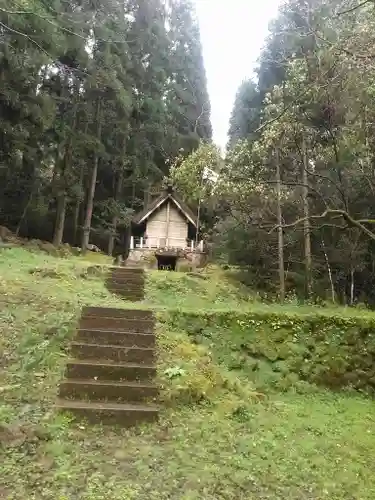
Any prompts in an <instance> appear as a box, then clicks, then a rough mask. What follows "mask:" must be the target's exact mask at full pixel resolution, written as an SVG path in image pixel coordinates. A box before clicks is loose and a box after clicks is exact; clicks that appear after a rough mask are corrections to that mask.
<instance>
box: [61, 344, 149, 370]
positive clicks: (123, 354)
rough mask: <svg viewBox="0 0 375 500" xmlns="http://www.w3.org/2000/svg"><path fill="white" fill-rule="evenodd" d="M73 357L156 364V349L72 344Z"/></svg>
mask: <svg viewBox="0 0 375 500" xmlns="http://www.w3.org/2000/svg"><path fill="white" fill-rule="evenodd" d="M70 350H71V353H72V355H73V356H74V357H75V358H77V359H97V360H104V359H105V360H107V359H109V360H111V361H113V362H115V363H140V364H146V365H147V364H153V363H155V349H153V348H149V347H123V346H119V345H100V344H82V343H80V342H72V343H71V346H70Z"/></svg>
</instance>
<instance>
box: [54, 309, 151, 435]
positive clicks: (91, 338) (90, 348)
mask: <svg viewBox="0 0 375 500" xmlns="http://www.w3.org/2000/svg"><path fill="white" fill-rule="evenodd" d="M155 343H156V340H155V333H154V318H153V315H152V312H151V311H140V310H126V309H111V308H105V307H85V308H83V311H82V317H81V320H80V323H79V328H78V331H77V334H76V337H75V339H74V341H73V342H72V344H71V354H72V356H73V359H71V360H69V361H68V363H67V368H66V373H65V379H64V380H63V381H62V383H61V384H60V390H59V399H58V401H57V405H56V406H57V408H58V409H59V410H62V411H68V412H70V413H72V414H73V415H75V416H77V417H83V418H86V419H87V420H88V421H90V422H92V423H98V422H101V423H108V424H120V425H123V426H130V425H134V424H137V423H140V422H152V421H155V420H156V419H157V417H158V408H157V406H156V405H155V400H156V398H157V396H158V388H157V386H156V385H155V383H154V378H155V376H156V351H155Z"/></svg>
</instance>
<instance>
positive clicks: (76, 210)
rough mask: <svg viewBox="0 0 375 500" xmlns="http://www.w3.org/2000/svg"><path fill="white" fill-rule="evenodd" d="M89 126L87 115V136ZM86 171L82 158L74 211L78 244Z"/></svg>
mask: <svg viewBox="0 0 375 500" xmlns="http://www.w3.org/2000/svg"><path fill="white" fill-rule="evenodd" d="M88 127H89V122H88V119H87V117H86V123H85V130H84V134H85V136H86V135H87V130H88ZM84 173H85V165H84V162H83V161H82V160H80V165H79V178H78V186H79V191H80V194H79V196H77V198H76V202H75V206H74V212H73V242H74V245H77V243H78V228H79V226H80V223H79V221H80V219H79V216H80V211H81V205H82V201H84V187H83V180H84Z"/></svg>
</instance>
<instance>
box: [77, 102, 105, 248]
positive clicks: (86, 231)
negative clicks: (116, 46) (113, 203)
mask: <svg viewBox="0 0 375 500" xmlns="http://www.w3.org/2000/svg"><path fill="white" fill-rule="evenodd" d="M95 118H96V120H95V121H96V123H97V138H98V140H100V136H101V129H102V124H101V99H100V97H99V98H98V100H97V103H96V113H95ZM98 165H99V154H98V152H97V151H96V152H95V155H94V165H93V168H92V172H91V180H90V187H89V192H88V196H87V205H86V213H85V222H84V225H83V235H82V245H81V247H82V252H83V253H85V252H86V250H87V248H88V245H89V240H90V231H91V220H92V211H93V208H94V196H95V189H96V178H97V176H98Z"/></svg>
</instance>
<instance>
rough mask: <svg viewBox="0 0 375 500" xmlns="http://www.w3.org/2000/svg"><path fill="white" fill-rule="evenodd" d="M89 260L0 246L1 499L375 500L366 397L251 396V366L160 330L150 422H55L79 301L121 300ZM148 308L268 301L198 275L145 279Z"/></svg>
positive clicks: (374, 447)
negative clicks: (155, 408)
mask: <svg viewBox="0 0 375 500" xmlns="http://www.w3.org/2000/svg"><path fill="white" fill-rule="evenodd" d="M95 260H96V261H97V260H99V262H96V264H103V265H107V264H108V263H110V262H109V261H108V260H105V259H104V261H103V262H102V260H101V258H100V257H97V256H95ZM90 266H92V262H89V261H87V260H83V259H82V258H79V257H72V258H66V259H58V258H55V257H50V256H48V255H46V254H40V253H32V252H28V251H25V250H22V249H12V250H6V251H1V252H0V332H1V334H0V349H1V379H0V391H1V394H0V397H1V401H2V405H1V408H0V421H2V422H3V424H2V426H1V427H0V441H1V446H2V448H0V453H1V456H0V463H1V466H0V471H1V473H0V498H4V499H8V500H21V499H22V500H31V499H35V500H42V499H48V500H49V499H50V500H73V499H74V500H76V499H78V498H79V499H83V500H107V499H108V500H109V499H111V500H125V499H129V500H131V499H136V500H143V499H144V500H149V499H155V500H161V499H166V500H167V499H168V500H170V499H176V500H180V499H181V500H198V499H199V500H200V499H207V500H218V499H246V500H251V499H280V500H281V499H288V500H289V499H293V500H294V499H295V500H297V499H298V500H301V499H304V500H308V499H310V500H313V499H314V500H318V499H331V500H344V499H345V500H346V499H348V500H349V499H356V500H360V499H362V500H373V499H374V498H375V465H374V461H373V455H374V452H375V437H374V436H375V434H374V433H373V428H374V423H375V413H374V403H373V401H372V400H370V399H366V398H364V397H361V396H359V395H356V394H350V393H348V394H345V393H336V394H335V393H330V392H328V391H321V390H314V391H313V392H312V393H307V392H306V393H302V394H297V393H295V392H293V391H288V392H285V393H275V391H273V390H271V389H272V388H271V387H270V390H269V392H267V390H266V387H265V390H264V391H263V393H262V394H258V393H257V390H256V388H255V386H254V385H253V383H252V382H251V380H249V375H248V374H247V372H241V371H237V372H235V373H236V374H234V372H233V371H229V370H228V369H227V368H226V367H225V364H224V363H220V364H218V363H217V361H216V356H215V355H214V353H211V352H210V347H209V346H205V345H200V344H196V343H193V342H192V339H191V338H190V337H189V336H188V335H186V334H185V333H184V332H183V331H179V330H178V329H173V328H168V325H167V324H160V328H159V350H160V366H159V373H160V382H161V384H162V400H163V402H164V406H165V409H164V410H163V411H162V413H161V420H160V423H159V424H157V425H153V426H142V427H139V428H136V429H132V430H126V429H117V428H109V427H100V426H95V427H92V426H86V425H84V424H82V423H81V422H71V421H69V419H68V418H67V417H63V416H61V415H56V414H55V413H54V411H53V403H54V400H55V397H56V392H57V387H58V383H59V380H60V379H61V377H62V374H63V370H64V365H65V361H66V357H67V348H68V345H69V340H70V339H71V338H72V336H73V334H74V329H75V323H76V320H77V318H78V316H79V312H80V309H81V307H82V305H85V304H90V305H107V306H113V307H128V306H129V305H130V304H129V303H126V302H124V301H122V300H120V299H117V298H116V297H114V296H112V295H111V294H109V293H108V292H107V291H106V289H105V287H104V284H103V276H101V274H100V272H99V271H98V272H94V273H92V272H89V271H88V267H90ZM171 285H173V286H171ZM145 306H147V307H153V308H157V309H166V308H168V307H177V308H183V307H185V308H187V309H191V310H196V309H204V308H209V309H212V308H217V309H225V308H228V309H229V310H233V309H234V308H237V307H239V308H241V309H246V310H247V309H251V308H254V309H257V310H260V309H263V308H264V307H266V306H263V305H261V304H258V303H256V302H254V300H253V299H251V300H248V299H247V296H246V293H245V291H244V290H238V289H237V288H236V287H235V285H234V284H232V283H231V282H228V281H226V280H225V277H224V276H222V275H220V277H219V278H218V277H217V274H215V273H214V272H213V271H212V275H211V276H208V277H207V279H202V278H201V277H199V278H198V277H196V276H189V275H185V276H181V275H179V274H176V275H175V274H173V273H169V274H168V275H164V274H163V273H159V274H158V273H151V274H150V277H149V282H148V286H147V301H146V302H145V303H144V304H143V305H140V304H138V305H137V307H145ZM275 310H278V311H279V310H280V308H278V307H275ZM291 310H292V311H293V313H296V314H297V313H298V312H299V311H300V312H301V314H305V313H306V314H307V310H303V309H301V310H300V309H298V308H290V307H289V308H288V311H289V313H290V311H291ZM162 314H165V312H163V313H162ZM322 314H329V312H328V311H327V310H323V311H322ZM343 314H350V315H352V314H358V315H360V314H362V313H361V312H344V311H343ZM364 314H365V315H367V314H370V313H364ZM245 374H246V375H245Z"/></svg>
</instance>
